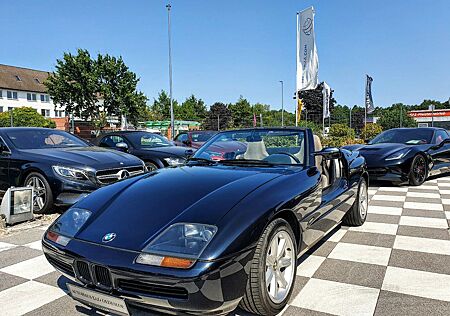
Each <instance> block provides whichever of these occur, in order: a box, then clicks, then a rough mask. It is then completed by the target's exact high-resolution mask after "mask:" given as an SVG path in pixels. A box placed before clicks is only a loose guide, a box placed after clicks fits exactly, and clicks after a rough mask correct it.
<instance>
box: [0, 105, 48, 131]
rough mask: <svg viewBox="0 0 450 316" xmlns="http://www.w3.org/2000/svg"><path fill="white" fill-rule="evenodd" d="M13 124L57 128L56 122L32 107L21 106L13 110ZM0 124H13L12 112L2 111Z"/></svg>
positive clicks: (5, 125)
mask: <svg viewBox="0 0 450 316" xmlns="http://www.w3.org/2000/svg"><path fill="white" fill-rule="evenodd" d="M12 116H13V126H26V127H49V128H55V127H56V124H55V122H53V121H52V120H50V119H47V118H45V117H43V116H42V115H40V114H39V113H38V112H36V109H33V108H31V107H20V108H14V109H13V110H12ZM0 126H1V127H7V126H11V116H10V112H9V111H8V112H2V113H0Z"/></svg>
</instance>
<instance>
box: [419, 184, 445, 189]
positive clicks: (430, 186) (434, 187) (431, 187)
mask: <svg viewBox="0 0 450 316" xmlns="http://www.w3.org/2000/svg"><path fill="white" fill-rule="evenodd" d="M439 186H441V187H442V185H441V184H439ZM439 186H437V185H421V186H418V187H414V189H418V190H439Z"/></svg>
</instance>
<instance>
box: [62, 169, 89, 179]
mask: <svg viewBox="0 0 450 316" xmlns="http://www.w3.org/2000/svg"><path fill="white" fill-rule="evenodd" d="M53 170H54V171H55V173H56V174H58V175H60V176H61V177H64V178H68V179H71V180H89V177H88V175H87V171H86V170H83V169H77V168H72V167H64V166H53Z"/></svg>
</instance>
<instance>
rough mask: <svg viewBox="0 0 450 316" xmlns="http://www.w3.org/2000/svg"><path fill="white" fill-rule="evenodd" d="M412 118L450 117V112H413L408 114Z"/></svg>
mask: <svg viewBox="0 0 450 316" xmlns="http://www.w3.org/2000/svg"><path fill="white" fill-rule="evenodd" d="M408 115H409V116H411V117H417V118H418V117H442V116H450V110H445V111H434V112H432V111H425V112H416V111H411V112H409V113H408Z"/></svg>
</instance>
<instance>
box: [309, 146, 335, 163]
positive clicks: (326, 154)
mask: <svg viewBox="0 0 450 316" xmlns="http://www.w3.org/2000/svg"><path fill="white" fill-rule="evenodd" d="M313 155H314V156H321V157H322V158H323V159H326V160H333V159H339V158H341V156H342V152H341V151H340V149H339V148H336V147H327V148H324V149H322V150H321V151H316V152H314V153H313Z"/></svg>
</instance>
